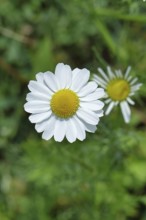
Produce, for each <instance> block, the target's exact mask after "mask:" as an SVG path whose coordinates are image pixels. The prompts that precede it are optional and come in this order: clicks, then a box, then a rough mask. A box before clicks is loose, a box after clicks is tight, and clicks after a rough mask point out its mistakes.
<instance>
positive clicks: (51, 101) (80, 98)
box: [24, 63, 104, 143]
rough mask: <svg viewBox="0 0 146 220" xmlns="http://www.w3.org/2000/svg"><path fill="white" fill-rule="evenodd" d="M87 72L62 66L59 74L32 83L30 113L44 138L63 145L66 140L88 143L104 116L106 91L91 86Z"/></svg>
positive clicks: (42, 75) (40, 76) (41, 76)
mask: <svg viewBox="0 0 146 220" xmlns="http://www.w3.org/2000/svg"><path fill="white" fill-rule="evenodd" d="M89 77H90V72H89V71H88V70H87V69H78V68H76V69H74V70H71V68H70V66H68V65H64V64H63V63H59V64H58V65H57V66H56V69H55V74H53V73H52V72H49V71H48V72H44V73H38V74H37V75H36V81H30V82H29V85H28V88H29V90H30V91H31V92H30V93H28V94H27V97H26V100H27V103H26V104H25V105H24V109H25V111H26V112H29V113H31V116H30V117H29V120H30V121H31V122H32V123H35V129H36V130H37V132H43V134H42V138H43V139H45V140H49V139H50V138H51V137H53V136H54V139H55V141H58V142H61V141H62V140H63V139H64V138H65V137H66V138H67V140H68V141H69V142H70V143H72V142H74V141H75V140H76V139H79V140H81V141H82V140H84V139H85V138H86V131H88V132H91V133H94V132H95V130H96V125H97V124H98V122H99V118H100V117H101V116H103V110H102V108H103V106H104V103H103V102H102V101H100V100H99V99H100V98H102V97H103V96H104V89H103V88H97V83H96V82H94V81H91V82H88V80H89Z"/></svg>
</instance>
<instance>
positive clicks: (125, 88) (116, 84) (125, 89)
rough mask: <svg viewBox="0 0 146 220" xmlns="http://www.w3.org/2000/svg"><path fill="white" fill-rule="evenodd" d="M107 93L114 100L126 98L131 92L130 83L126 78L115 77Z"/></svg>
mask: <svg viewBox="0 0 146 220" xmlns="http://www.w3.org/2000/svg"><path fill="white" fill-rule="evenodd" d="M107 93H108V95H109V97H110V98H111V99H112V100H114V101H122V100H125V99H126V98H127V97H128V95H129V93H130V85H129V83H128V82H127V81H126V80H124V79H113V80H111V81H110V82H109V84H108V85H107Z"/></svg>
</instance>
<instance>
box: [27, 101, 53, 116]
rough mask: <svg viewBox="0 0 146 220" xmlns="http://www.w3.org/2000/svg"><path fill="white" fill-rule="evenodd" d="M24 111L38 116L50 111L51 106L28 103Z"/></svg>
mask: <svg viewBox="0 0 146 220" xmlns="http://www.w3.org/2000/svg"><path fill="white" fill-rule="evenodd" d="M24 109H25V111H26V112H29V113H34V114H37V113H42V112H46V111H48V110H50V106H49V104H42V105H38V104H32V102H27V103H26V104H25V105H24Z"/></svg>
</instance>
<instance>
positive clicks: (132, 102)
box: [127, 97, 135, 105]
mask: <svg viewBox="0 0 146 220" xmlns="http://www.w3.org/2000/svg"><path fill="white" fill-rule="evenodd" d="M127 101H128V102H129V104H131V105H134V104H135V102H134V101H133V100H132V99H131V98H129V97H128V98H127Z"/></svg>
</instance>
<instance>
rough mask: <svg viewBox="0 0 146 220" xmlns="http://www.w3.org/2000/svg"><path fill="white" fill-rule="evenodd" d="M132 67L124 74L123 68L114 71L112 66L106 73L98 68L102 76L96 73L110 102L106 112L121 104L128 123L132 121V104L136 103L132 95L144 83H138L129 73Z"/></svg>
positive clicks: (95, 78) (95, 77)
mask: <svg viewBox="0 0 146 220" xmlns="http://www.w3.org/2000/svg"><path fill="white" fill-rule="evenodd" d="M130 70H131V67H130V66H129V67H128V68H127V70H126V72H125V74H122V72H121V70H115V73H113V72H112V70H111V68H110V67H107V73H108V74H106V73H105V72H104V71H103V70H102V69H101V68H98V71H99V73H100V74H101V76H102V77H99V76H97V75H96V74H94V80H95V81H96V82H97V83H98V84H99V85H100V86H101V87H102V88H104V89H105V91H106V96H105V98H106V101H105V103H106V104H108V107H107V109H106V112H105V114H106V115H108V114H109V113H110V112H111V110H112V109H113V108H114V107H115V106H117V105H120V108H121V111H122V115H123V118H124V121H125V122H126V123H128V122H129V121H130V116H131V110H130V107H129V104H130V105H134V101H133V100H132V99H131V96H133V95H134V94H135V92H136V91H137V90H138V89H139V88H140V86H141V85H142V84H141V83H136V82H137V78H133V77H132V76H130V75H129V73H130Z"/></svg>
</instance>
